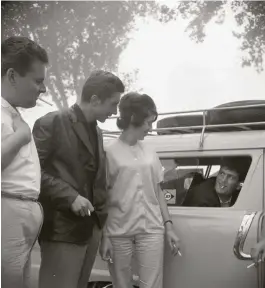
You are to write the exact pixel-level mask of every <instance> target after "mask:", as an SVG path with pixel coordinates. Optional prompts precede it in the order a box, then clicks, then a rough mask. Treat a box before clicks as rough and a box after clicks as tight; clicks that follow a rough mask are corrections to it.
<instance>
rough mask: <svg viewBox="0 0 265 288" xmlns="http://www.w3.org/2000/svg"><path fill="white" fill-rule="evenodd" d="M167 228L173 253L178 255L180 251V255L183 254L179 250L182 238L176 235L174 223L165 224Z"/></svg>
mask: <svg viewBox="0 0 265 288" xmlns="http://www.w3.org/2000/svg"><path fill="white" fill-rule="evenodd" d="M165 229H166V233H165V236H166V241H167V244H168V245H169V247H170V250H171V253H172V254H173V255H174V256H176V255H177V254H178V253H179V255H181V254H180V252H179V250H180V240H179V238H178V236H177V235H176V233H175V231H174V230H173V225H172V224H171V223H167V224H166V226H165Z"/></svg>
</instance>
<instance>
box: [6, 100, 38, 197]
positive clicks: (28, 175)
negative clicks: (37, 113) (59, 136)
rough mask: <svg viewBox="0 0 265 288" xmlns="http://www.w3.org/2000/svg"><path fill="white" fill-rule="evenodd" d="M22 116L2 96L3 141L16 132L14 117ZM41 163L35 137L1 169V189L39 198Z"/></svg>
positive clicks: (8, 192) (10, 192)
mask: <svg viewBox="0 0 265 288" xmlns="http://www.w3.org/2000/svg"><path fill="white" fill-rule="evenodd" d="M16 117H21V115H20V113H19V112H18V111H17V110H16V109H15V108H13V107H12V106H11V105H10V104H9V103H8V102H7V101H6V100H5V99H4V98H1V142H2V143H3V141H4V140H5V138H6V137H8V136H10V135H11V134H13V133H14V129H13V121H14V118H16ZM40 178H41V172H40V163H39V157H38V152H37V150H36V146H35V143H34V139H33V137H32V138H31V142H29V143H28V144H26V145H24V146H23V147H21V149H20V150H19V152H18V153H17V155H16V156H15V157H14V159H13V161H12V162H11V163H10V164H9V165H8V166H7V167H6V168H5V169H4V170H2V171H1V191H2V192H4V193H6V194H13V195H18V196H26V197H31V198H34V199H38V195H39V192H40Z"/></svg>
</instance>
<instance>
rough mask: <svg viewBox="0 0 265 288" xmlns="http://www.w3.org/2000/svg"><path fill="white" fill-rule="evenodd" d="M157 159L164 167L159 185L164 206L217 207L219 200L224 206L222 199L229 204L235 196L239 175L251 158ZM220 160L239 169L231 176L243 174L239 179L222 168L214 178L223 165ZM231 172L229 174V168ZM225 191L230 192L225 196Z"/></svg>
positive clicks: (247, 167) (239, 187)
mask: <svg viewBox="0 0 265 288" xmlns="http://www.w3.org/2000/svg"><path fill="white" fill-rule="evenodd" d="M161 163H162V166H163V169H164V181H163V183H162V184H161V188H162V190H163V193H164V195H165V199H166V201H167V205H168V206H195V207H196V206H209V207H218V203H219V202H220V205H221V206H225V204H226V203H225V202H229V201H230V202H229V205H230V206H232V205H233V204H234V203H235V201H236V199H235V198H237V197H238V194H239V193H240V189H241V187H242V185H243V182H244V180H242V179H243V178H245V176H246V174H247V172H248V169H249V167H250V163H251V158H250V157H249V156H237V157H200V158H195V157H193V158H191V157H189V158H162V159H161ZM224 163H226V165H227V163H230V164H228V166H229V165H230V167H232V168H231V169H237V170H238V171H240V172H239V173H234V174H235V175H234V177H237V175H242V177H243V178H242V177H241V176H240V179H239V178H238V180H237V178H235V179H234V180H233V179H232V178H231V177H232V176H233V175H230V172H229V171H230V170H228V171H224V172H223V171H222V175H220V176H219V177H218V181H217V180H216V179H217V175H218V173H219V171H221V169H224V168H222V167H223V166H222V165H224ZM231 163H232V164H231ZM237 167H239V168H237ZM229 169H230V168H229ZM231 173H232V174H233V170H232V171H231ZM220 179H221V180H220ZM216 181H217V182H218V184H216ZM231 191H233V192H231ZM223 193H224V195H223ZM226 194H227V195H228V196H229V195H231V196H229V197H228V196H226ZM206 198H207V199H206ZM230 198H233V199H230ZM224 199H225V200H224ZM226 199H227V200H226ZM218 201H219V202H218ZM211 205H214V206H211Z"/></svg>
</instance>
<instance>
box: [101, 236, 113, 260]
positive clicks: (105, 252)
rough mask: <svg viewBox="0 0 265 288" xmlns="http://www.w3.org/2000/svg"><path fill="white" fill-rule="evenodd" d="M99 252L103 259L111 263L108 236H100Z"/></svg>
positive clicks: (111, 257)
mask: <svg viewBox="0 0 265 288" xmlns="http://www.w3.org/2000/svg"><path fill="white" fill-rule="evenodd" d="M99 254H100V256H101V258H102V260H103V261H109V262H110V263H113V260H112V259H113V249H112V244H111V241H110V239H109V237H106V236H102V239H101V243H100V247H99Z"/></svg>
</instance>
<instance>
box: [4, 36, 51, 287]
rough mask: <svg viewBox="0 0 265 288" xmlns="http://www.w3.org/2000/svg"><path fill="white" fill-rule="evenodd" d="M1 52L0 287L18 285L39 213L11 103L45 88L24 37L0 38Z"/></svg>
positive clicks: (32, 158)
mask: <svg viewBox="0 0 265 288" xmlns="http://www.w3.org/2000/svg"><path fill="white" fill-rule="evenodd" d="M1 57H2V59H1V60H2V61H1V94H2V95H1V96H2V99H1V145H2V147H1V157H2V159H1V200H2V201H1V208H2V247H1V248H2V249H1V250H2V287H4V288H13V287H14V288H15V287H16V288H24V287H29V286H28V285H29V274H30V252H31V249H32V248H33V245H34V243H35V241H36V240H37V237H38V234H39V231H40V228H41V225H42V218H43V217H42V210H41V207H40V205H39V204H38V202H37V199H38V196H39V191H40V175H41V174H40V164H39V159H38V154H37V151H36V147H35V143H34V140H33V137H32V135H31V131H30V128H29V126H28V125H27V124H26V122H24V120H23V119H22V117H21V115H20V113H19V112H18V110H17V107H22V108H31V107H34V106H35V105H36V101H37V99H38V97H39V95H40V94H41V93H45V92H46V88H45V86H44V83H43V82H44V77H45V69H46V67H45V66H46V64H47V63H48V56H47V53H46V51H45V50H44V49H43V48H41V47H40V46H39V45H38V44H36V43H35V42H33V41H31V40H30V39H28V38H26V37H10V38H8V39H7V40H5V41H4V42H2V45H1Z"/></svg>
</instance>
